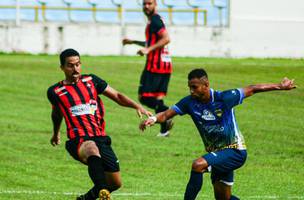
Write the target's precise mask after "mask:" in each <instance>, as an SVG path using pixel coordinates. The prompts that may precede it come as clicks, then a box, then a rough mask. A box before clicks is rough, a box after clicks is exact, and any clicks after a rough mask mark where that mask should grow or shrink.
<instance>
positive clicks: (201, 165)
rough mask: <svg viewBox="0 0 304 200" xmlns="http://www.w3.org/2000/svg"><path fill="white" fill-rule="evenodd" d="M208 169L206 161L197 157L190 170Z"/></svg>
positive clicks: (203, 170) (201, 170) (202, 170)
mask: <svg viewBox="0 0 304 200" xmlns="http://www.w3.org/2000/svg"><path fill="white" fill-rule="evenodd" d="M207 169H208V163H207V161H206V160H205V159H204V158H198V159H196V160H194V161H193V163H192V171H195V172H205V171H207Z"/></svg>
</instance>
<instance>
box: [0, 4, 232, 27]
mask: <svg viewBox="0 0 304 200" xmlns="http://www.w3.org/2000/svg"><path fill="white" fill-rule="evenodd" d="M141 5H142V1H141V0H125V1H123V0H121V1H115V0H109V1H108V2H106V0H1V1H0V20H2V21H3V20H15V21H16V23H17V24H20V21H23V20H25V21H35V22H56V21H60V22H94V23H143V22H144V19H145V17H144V16H143V14H142V8H141ZM158 12H159V13H160V14H161V15H162V16H163V17H164V19H165V21H166V22H167V23H169V24H171V25H174V24H184V25H194V26H228V25H229V0H175V1H173V0H171V1H169V0H159V1H158Z"/></svg>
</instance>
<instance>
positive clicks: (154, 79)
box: [122, 0, 173, 136]
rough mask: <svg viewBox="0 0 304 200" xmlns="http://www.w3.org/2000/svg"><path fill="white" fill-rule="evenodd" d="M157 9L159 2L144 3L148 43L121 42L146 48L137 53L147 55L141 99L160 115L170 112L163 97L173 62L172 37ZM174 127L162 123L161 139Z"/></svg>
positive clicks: (127, 40) (170, 124)
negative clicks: (170, 48)
mask: <svg viewBox="0 0 304 200" xmlns="http://www.w3.org/2000/svg"><path fill="white" fill-rule="evenodd" d="M156 6H157V2H156V0H144V1H143V12H144V13H145V15H146V16H147V18H148V23H147V26H146V31H145V34H146V41H145V42H143V41H136V40H130V39H127V38H126V39H124V40H123V41H122V42H123V45H127V44H137V45H140V46H143V47H144V48H142V49H140V50H139V51H138V52H137V53H138V54H139V55H141V56H143V55H146V65H145V69H144V71H143V72H142V74H141V78H140V85H139V89H138V94H139V100H140V102H141V103H142V104H144V105H146V106H148V107H149V108H152V109H154V110H155V112H156V113H159V112H162V111H165V110H167V109H168V107H167V106H166V105H165V104H164V101H163V98H164V97H165V96H166V94H167V90H168V84H169V80H170V75H171V73H172V63H171V57H170V54H169V51H168V47H167V46H166V45H167V44H168V43H169V42H170V38H169V34H168V32H167V30H166V27H165V24H164V21H163V20H162V18H161V16H160V15H158V14H157V13H156ZM172 125H173V123H172V120H168V121H166V122H164V123H161V129H160V133H159V134H158V136H169V130H170V129H171V128H172Z"/></svg>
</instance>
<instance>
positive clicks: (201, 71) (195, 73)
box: [188, 68, 208, 81]
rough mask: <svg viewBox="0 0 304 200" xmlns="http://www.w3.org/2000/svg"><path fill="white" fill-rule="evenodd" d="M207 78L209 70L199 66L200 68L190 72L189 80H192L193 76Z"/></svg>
mask: <svg viewBox="0 0 304 200" xmlns="http://www.w3.org/2000/svg"><path fill="white" fill-rule="evenodd" d="M203 77H205V78H207V79H208V75H207V72H206V71H205V70H204V69H203V68H198V69H193V70H192V71H191V72H189V74H188V80H189V81H190V80H191V79H193V78H203Z"/></svg>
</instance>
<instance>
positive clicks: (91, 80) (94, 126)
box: [47, 49, 151, 200]
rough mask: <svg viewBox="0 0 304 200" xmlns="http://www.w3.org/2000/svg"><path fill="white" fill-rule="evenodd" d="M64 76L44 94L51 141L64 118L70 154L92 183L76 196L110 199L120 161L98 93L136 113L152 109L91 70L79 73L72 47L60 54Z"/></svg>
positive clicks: (118, 181) (117, 184)
mask: <svg viewBox="0 0 304 200" xmlns="http://www.w3.org/2000/svg"><path fill="white" fill-rule="evenodd" d="M60 62H61V66H60V67H61V70H62V71H63V72H64V74H65V80H63V81H60V82H58V83H56V84H55V85H53V86H51V87H50V88H49V89H48V91H47V96H48V99H49V101H50V102H51V104H52V122H53V136H52V138H51V144H52V145H54V146H55V145H58V144H59V143H60V132H59V130H60V124H61V121H62V119H63V118H64V119H65V123H66V127H67V136H68V139H69V140H68V141H67V142H66V149H67V151H68V152H69V153H70V155H71V156H72V157H73V158H74V159H76V160H78V161H80V162H82V163H84V164H86V165H88V171H89V175H90V177H91V179H92V181H93V183H94V187H93V188H92V189H91V190H90V191H89V192H87V193H86V194H84V195H81V196H79V197H77V199H78V200H93V199H94V200H95V199H96V198H100V199H110V192H112V191H114V190H117V189H118V188H119V187H120V186H121V178H120V172H119V162H118V159H117V157H116V155H115V153H114V151H113V150H112V148H111V138H110V137H109V136H107V135H106V132H105V122H104V113H105V111H104V105H103V103H102V100H101V98H100V97H99V96H98V95H100V94H103V95H105V96H107V97H108V98H110V99H112V100H113V101H115V102H117V103H118V104H119V105H121V106H125V107H131V108H134V109H136V111H137V113H138V115H139V116H141V115H142V114H145V115H147V116H150V115H151V113H150V112H148V111H146V110H145V109H144V108H143V107H142V106H141V105H140V104H137V103H136V102H134V101H133V100H131V99H130V98H129V97H127V96H125V95H124V94H122V93H120V92H118V91H116V90H115V89H113V88H111V87H110V86H109V85H108V84H107V82H106V81H104V80H103V79H101V78H99V77H98V76H95V75H93V74H89V75H82V74H81V73H80V72H81V62H80V55H79V53H78V52H77V51H75V50H74V49H66V50H64V51H63V52H62V53H61V54H60Z"/></svg>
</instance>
